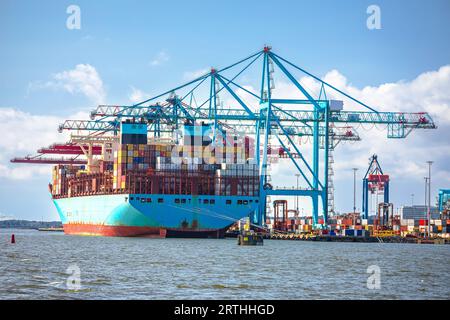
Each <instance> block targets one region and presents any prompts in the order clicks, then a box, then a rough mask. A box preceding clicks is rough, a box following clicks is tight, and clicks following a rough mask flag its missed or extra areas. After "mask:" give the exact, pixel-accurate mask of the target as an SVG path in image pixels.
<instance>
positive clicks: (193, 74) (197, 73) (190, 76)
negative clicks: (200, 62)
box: [183, 68, 210, 81]
mask: <svg viewBox="0 0 450 320" xmlns="http://www.w3.org/2000/svg"><path fill="white" fill-rule="evenodd" d="M208 72H210V69H208V68H204V69H198V70H194V71H186V72H185V73H184V74H183V79H185V80H188V81H190V80H194V79H197V78H199V77H201V76H203V75H204V74H207V73H208Z"/></svg>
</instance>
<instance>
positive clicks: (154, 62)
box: [150, 50, 170, 66]
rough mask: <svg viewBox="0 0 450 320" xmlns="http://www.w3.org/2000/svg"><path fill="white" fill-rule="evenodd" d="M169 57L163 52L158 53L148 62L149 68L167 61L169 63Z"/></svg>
mask: <svg viewBox="0 0 450 320" xmlns="http://www.w3.org/2000/svg"><path fill="white" fill-rule="evenodd" d="M169 59H170V57H169V55H168V54H167V53H166V52H165V51H164V50H161V51H160V52H158V54H157V55H156V56H155V57H154V58H153V60H152V61H150V65H151V66H159V65H161V64H163V63H165V62H167V61H169Z"/></svg>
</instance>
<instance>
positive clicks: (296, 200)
mask: <svg viewBox="0 0 450 320" xmlns="http://www.w3.org/2000/svg"><path fill="white" fill-rule="evenodd" d="M295 176H296V177H297V190H298V178H299V177H300V174H299V173H296V174H295ZM295 202H296V203H297V205H296V209H297V213H299V211H298V203H299V201H298V195H297V196H295Z"/></svg>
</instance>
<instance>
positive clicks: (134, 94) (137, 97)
mask: <svg viewBox="0 0 450 320" xmlns="http://www.w3.org/2000/svg"><path fill="white" fill-rule="evenodd" d="M130 87H131V92H130V93H129V95H128V99H129V100H130V101H131V102H133V103H138V102H141V101H144V100H146V99H148V98H150V94H149V93H146V92H144V91H142V90H140V89H137V88H135V87H133V86H130Z"/></svg>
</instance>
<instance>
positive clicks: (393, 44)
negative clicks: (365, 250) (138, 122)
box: [0, 0, 450, 220]
mask: <svg viewBox="0 0 450 320" xmlns="http://www.w3.org/2000/svg"><path fill="white" fill-rule="evenodd" d="M241 2H242V1H221V2H217V1H196V2H195V3H193V2H190V1H151V2H150V1H146V2H144V1H142V2H141V1H95V2H94V1H70V2H69V1H58V2H55V1H8V0H6V1H1V3H0V43H1V50H0V70H2V72H1V73H0V135H1V139H0V215H5V216H15V217H18V218H27V219H46V220H48V219H57V214H56V211H55V210H54V208H53V207H52V204H51V201H50V196H49V194H48V192H47V183H48V181H49V180H50V177H51V176H50V175H51V173H50V168H49V167H46V166H25V165H13V164H11V163H10V162H9V159H11V158H12V157H14V156H24V155H27V154H33V152H34V151H35V150H36V149H37V148H39V147H42V146H46V145H49V144H51V143H53V142H55V141H60V142H62V141H64V135H61V134H59V133H58V132H57V130H56V128H57V125H58V124H59V123H60V122H62V121H63V120H64V119H68V118H72V119H75V118H79V119H82V118H86V117H87V115H88V112H89V111H90V110H92V109H93V108H94V107H95V106H96V105H98V104H99V103H109V104H129V103H130V102H136V101H141V100H142V99H145V98H147V97H149V96H151V95H154V94H157V93H160V92H163V91H165V90H166V89H169V88H172V87H175V86H176V85H178V84H180V83H183V82H185V81H186V80H188V79H191V78H193V77H195V76H196V75H199V74H202V73H204V72H205V71H207V70H208V69H209V68H210V67H211V66H215V67H221V66H225V65H227V64H229V63H232V62H234V61H236V60H237V59H239V58H242V57H245V56H247V55H249V54H250V53H253V52H256V51H257V50H260V49H261V48H262V47H263V46H264V44H270V45H271V46H272V47H273V50H274V51H275V52H276V53H278V54H280V55H281V56H283V57H285V58H288V59H289V60H290V61H293V62H295V63H296V64H298V65H300V66H302V67H304V68H305V69H307V70H308V71H311V72H312V73H314V74H316V75H317V76H319V77H321V78H323V79H325V80H326V81H328V82H330V83H332V84H334V85H335V86H337V87H339V88H340V89H342V90H344V91H346V92H348V93H350V94H352V95H353V96H355V97H357V98H358V99H361V100H362V101H364V102H366V103H367V104H369V105H371V106H373V107H375V108H376V109H377V110H380V111H403V112H419V111H426V112H429V113H430V115H431V116H432V117H433V119H434V120H435V122H436V123H437V125H438V127H439V128H438V129H437V130H432V131H425V130H421V131H414V132H412V133H411V134H410V135H409V136H408V137H407V138H406V139H401V140H394V139H387V138H386V131H385V130H384V131H383V130H382V129H383V128H381V127H375V128H372V127H370V126H367V127H366V126H364V127H356V130H357V131H358V133H359V134H360V136H361V138H362V141H361V142H356V143H353V144H350V143H347V144H342V145H339V146H338V148H337V149H336V151H335V154H334V156H335V165H334V169H335V185H336V196H335V198H336V209H337V210H339V211H341V212H345V211H349V210H351V209H352V206H353V203H352V201H353V200H352V199H353V194H352V187H353V178H352V171H351V168H352V167H357V168H359V169H360V170H359V171H358V186H357V187H358V196H357V207H358V208H360V206H361V201H360V198H361V197H360V185H361V181H360V179H361V178H362V174H363V171H365V170H366V168H367V165H368V158H369V157H370V156H371V155H372V154H374V153H376V154H378V156H379V160H380V162H381V165H382V167H383V169H384V171H385V172H387V173H389V174H390V175H391V177H392V184H391V191H392V192H391V200H392V202H394V204H395V206H397V207H398V206H401V205H404V204H410V203H411V200H412V197H411V195H412V194H414V203H416V204H418V203H423V197H424V196H423V194H424V185H423V177H424V176H425V175H426V165H425V161H426V160H433V161H434V162H435V163H434V164H433V186H432V189H433V190H432V191H433V197H434V196H435V195H436V193H437V189H439V188H448V187H449V186H450V161H449V160H448V159H449V158H450V142H449V139H450V58H449V57H450V42H449V41H448V40H447V39H450V4H449V2H448V1H446V0H442V1H440V0H435V1H432V2H426V1H375V2H373V1H364V0H360V1H340V2H339V3H338V2H336V1H314V3H312V1H311V3H307V2H305V1H270V2H269V1H267V2H266V1H246V2H245V4H242V3H241ZM374 3H375V4H377V5H378V6H379V8H380V10H381V29H379V30H369V29H368V28H367V24H366V22H367V19H368V17H369V14H368V13H367V8H368V6H369V5H371V4H374ZM72 4H75V5H77V6H79V8H80V12H81V15H80V17H81V20H80V21H81V24H80V29H69V28H67V19H68V17H69V16H70V14H68V13H67V9H68V7H69V6H70V5H72ZM295 76H296V77H297V79H298V80H299V81H301V82H302V83H303V84H304V85H305V86H306V87H307V88H308V89H310V90H311V91H312V92H314V91H315V90H316V84H315V83H314V81H311V80H310V79H307V78H304V77H303V76H302V75H301V74H298V73H296V74H295ZM256 81H257V80H256V78H255V77H252V75H249V76H248V77H247V78H242V79H241V81H240V83H241V84H242V85H245V86H246V87H247V88H249V89H250V90H252V88H257V84H256ZM275 81H276V89H275V92H276V93H277V94H279V95H280V96H288V95H292V94H293V92H294V90H295V89H294V88H292V86H291V85H290V84H289V83H288V81H287V80H286V79H283V78H282V77H280V78H277V77H275ZM243 98H245V95H243ZM225 100H226V99H225ZM347 107H348V108H351V107H352V106H351V105H350V104H349V105H346V108H347ZM307 148H308V147H307V146H305V152H307ZM273 174H274V182H275V183H279V184H281V183H283V184H285V185H294V184H295V178H294V177H293V174H294V171H293V169H292V167H291V166H289V165H287V164H286V165H281V166H274V169H273ZM300 207H301V208H304V209H305V211H308V208H309V203H308V202H302V203H301V204H300Z"/></svg>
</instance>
